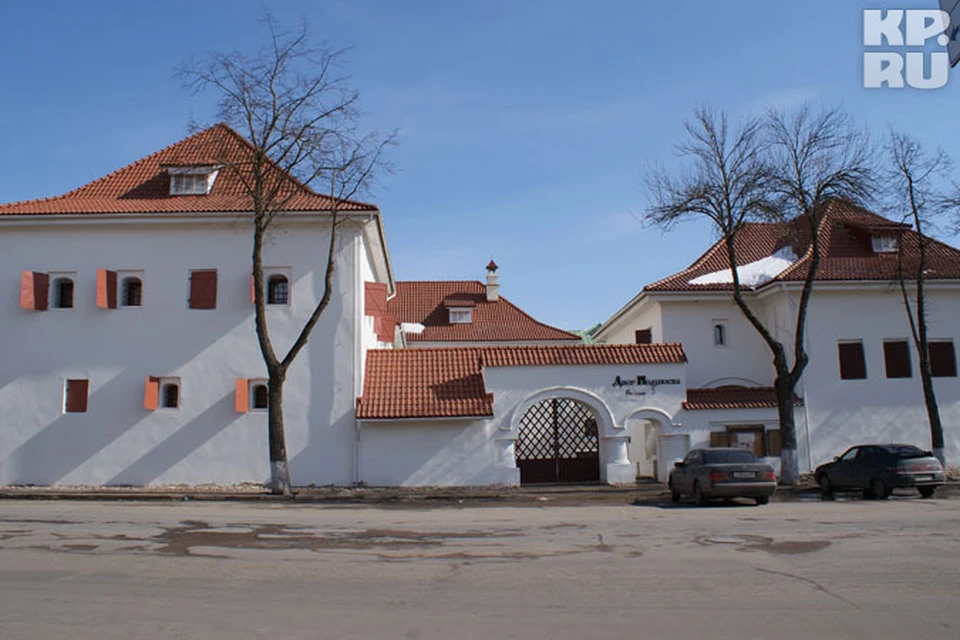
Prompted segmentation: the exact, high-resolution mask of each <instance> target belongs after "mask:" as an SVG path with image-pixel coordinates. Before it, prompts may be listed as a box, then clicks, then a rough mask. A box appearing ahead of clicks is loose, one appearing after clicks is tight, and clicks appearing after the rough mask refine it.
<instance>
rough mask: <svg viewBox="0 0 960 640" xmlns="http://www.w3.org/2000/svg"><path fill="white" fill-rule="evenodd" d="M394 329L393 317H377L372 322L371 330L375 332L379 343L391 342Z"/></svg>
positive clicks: (394, 319) (394, 321)
mask: <svg viewBox="0 0 960 640" xmlns="http://www.w3.org/2000/svg"><path fill="white" fill-rule="evenodd" d="M396 327H397V319H396V317H395V316H388V315H383V316H377V318H376V319H375V320H374V321H373V329H374V331H376V332H377V340H379V341H380V342H393V338H394V335H395V333H396Z"/></svg>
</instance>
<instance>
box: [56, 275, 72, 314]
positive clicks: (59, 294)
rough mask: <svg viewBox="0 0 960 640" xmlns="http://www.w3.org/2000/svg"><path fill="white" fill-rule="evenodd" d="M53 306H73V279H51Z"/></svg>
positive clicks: (64, 307)
mask: <svg viewBox="0 0 960 640" xmlns="http://www.w3.org/2000/svg"><path fill="white" fill-rule="evenodd" d="M53 306H54V307H55V308H57V309H72V308H73V279H72V278H67V277H60V278H56V279H55V280H54V281H53Z"/></svg>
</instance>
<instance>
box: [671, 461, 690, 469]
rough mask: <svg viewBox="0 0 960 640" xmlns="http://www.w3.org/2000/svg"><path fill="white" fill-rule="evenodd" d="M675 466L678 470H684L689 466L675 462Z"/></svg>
mask: <svg viewBox="0 0 960 640" xmlns="http://www.w3.org/2000/svg"><path fill="white" fill-rule="evenodd" d="M673 466H674V467H676V468H677V469H683V468H684V467H685V466H687V465H686V464H684V463H683V462H674V463H673Z"/></svg>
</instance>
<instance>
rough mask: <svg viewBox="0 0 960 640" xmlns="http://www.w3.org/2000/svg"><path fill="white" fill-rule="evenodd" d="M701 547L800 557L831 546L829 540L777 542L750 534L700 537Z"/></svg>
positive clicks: (698, 538)
mask: <svg viewBox="0 0 960 640" xmlns="http://www.w3.org/2000/svg"><path fill="white" fill-rule="evenodd" d="M695 541H696V542H697V544H700V545H704V546H707V545H731V546H736V547H737V550H738V551H766V552H767V553H775V554H778V555H800V554H804V553H814V552H816V551H822V550H823V549H826V548H827V547H829V546H830V544H831V542H830V541H829V540H783V541H780V542H775V541H774V540H773V538H768V537H766V536H755V535H749V534H742V535H729V536H699V537H697V538H695Z"/></svg>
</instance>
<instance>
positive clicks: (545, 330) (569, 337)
mask: <svg viewBox="0 0 960 640" xmlns="http://www.w3.org/2000/svg"><path fill="white" fill-rule="evenodd" d="M448 307H472V308H473V321H472V322H471V323H470V324H450V321H449V312H448V310H447V308H448ZM387 309H388V311H389V312H390V313H392V314H394V315H396V316H397V321H398V322H413V323H419V324H422V325H423V326H424V327H425V329H424V331H423V332H422V333H419V334H415V333H409V334H407V341H408V342H547V341H557V340H559V341H564V342H573V343H577V344H579V343H581V342H582V339H581V338H580V336H577V335H576V334H573V333H568V332H566V331H562V330H560V329H557V328H555V327H551V326H549V325H546V324H544V323H542V322H537V321H536V320H534V319H533V318H532V317H530V316H529V315H528V314H526V313H524V312H523V311H521V310H520V309H519V308H518V307H517V306H516V305H514V304H513V303H512V302H510V301H509V300H507V299H506V298H504V297H503V296H500V299H499V300H497V301H496V302H488V301H487V294H486V286H485V285H484V284H483V283H482V282H479V281H477V280H465V281H459V280H457V281H446V282H397V294H396V295H395V296H394V297H393V298H392V299H391V300H390V301H389V302H388V303H387Z"/></svg>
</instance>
